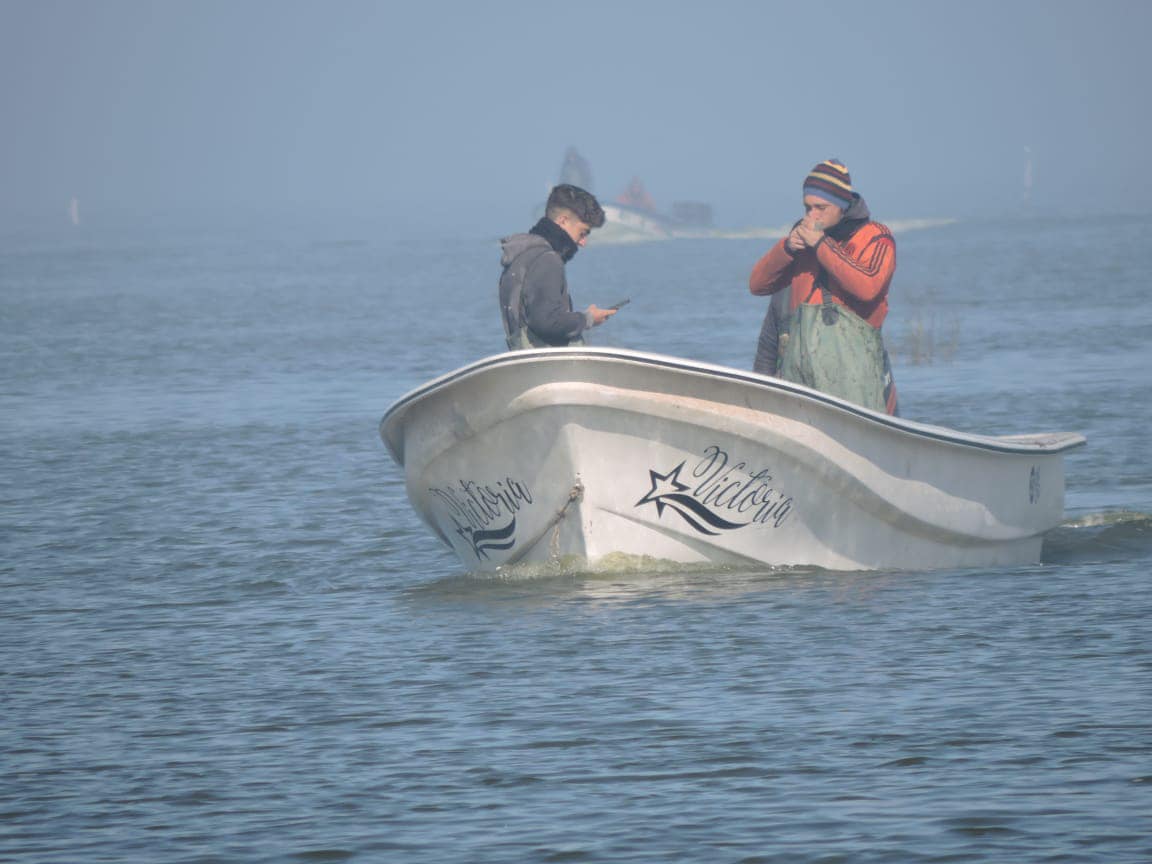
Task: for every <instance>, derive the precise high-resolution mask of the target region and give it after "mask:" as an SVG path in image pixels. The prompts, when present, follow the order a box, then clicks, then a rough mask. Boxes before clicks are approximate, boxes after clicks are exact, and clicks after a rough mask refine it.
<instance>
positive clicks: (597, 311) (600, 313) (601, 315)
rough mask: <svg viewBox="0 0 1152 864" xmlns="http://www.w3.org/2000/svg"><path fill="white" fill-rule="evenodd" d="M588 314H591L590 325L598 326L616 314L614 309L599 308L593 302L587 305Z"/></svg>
mask: <svg viewBox="0 0 1152 864" xmlns="http://www.w3.org/2000/svg"><path fill="white" fill-rule="evenodd" d="M588 314H589V315H591V316H592V326H593V327H599V326H600V325H601V324H603V323H604V322H605V321H607V320H608V319H609V318H611V317H612V316H613V315H615V314H616V310H615V309H601V308H600V307H599V306H597V305H596V304H595V303H593V304H592V305H591V306H589V307H588Z"/></svg>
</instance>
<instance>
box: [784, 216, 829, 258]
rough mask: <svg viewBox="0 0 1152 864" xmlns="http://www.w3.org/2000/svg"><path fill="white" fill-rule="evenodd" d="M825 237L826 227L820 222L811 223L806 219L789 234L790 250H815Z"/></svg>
mask: <svg viewBox="0 0 1152 864" xmlns="http://www.w3.org/2000/svg"><path fill="white" fill-rule="evenodd" d="M823 236H824V226H823V225H822V224H821V223H820V222H809V221H808V220H807V219H805V220H804V221H802V222H801V223H800V224H799V225H797V226H796V227H795V228H793V229H792V231H791V233H789V235H788V248H789V249H790V250H792V251H793V252H799V251H800V250H801V249H815V248H816V244H817V243H819V242H820V240H821V238H823Z"/></svg>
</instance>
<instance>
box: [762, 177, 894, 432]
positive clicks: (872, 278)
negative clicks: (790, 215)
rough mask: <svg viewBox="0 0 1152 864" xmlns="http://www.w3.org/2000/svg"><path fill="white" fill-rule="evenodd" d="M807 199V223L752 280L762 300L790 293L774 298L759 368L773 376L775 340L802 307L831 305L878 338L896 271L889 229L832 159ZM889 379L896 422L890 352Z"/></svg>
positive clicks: (772, 252) (809, 186)
mask: <svg viewBox="0 0 1152 864" xmlns="http://www.w3.org/2000/svg"><path fill="white" fill-rule="evenodd" d="M803 194H804V198H803V201H804V218H803V219H801V220H800V221H799V222H797V223H796V224H795V226H793V228H792V230H791V232H789V234H788V236H787V237H784V238H783V239H781V240H780V241H779V242H778V243H776V245H774V246H773V247H772V248H771V249H769V250H768V253H767V254H766V255H764V257H762V258H761V259H760V260H759V261H757V262H756V265H755V266H754V267H753V268H752V275H751V277H750V278H749V280H748V287H749V289H750V290H751V292H752V293H753V294H756V295H766V294H777V293H778V292H780V291H781V290H782V289H785V288H789V287H790V288H791V291H790V292H788V293H790V296H789V297H787V299H786V300H785V298H783V297H781V298H779V299H777V298H773V301H774V302H773V303H772V305H771V306H770V308H769V311H768V314H767V316H766V318H765V322H764V329H763V331H762V332H761V338H760V345H759V347H758V350H757V357H756V364H755V367H754V368H755V369H756V371H758V372H765V373H767V374H770V375H775V374H776V369H777V351H778V346H777V332H778V328H779V325H780V323H781V322H782V321H783V320H784V318H785V316H787V315H788V314H789V313H791V312H794V311H795V310H796V309H797V308H798V307H799V306H800V305H801V304H805V303H807V304H813V305H816V306H819V305H821V304H823V303H824V302H825V300H826V299H828V300H830V301H831V302H833V303H836V304H839V305H841V306H844V307H847V308H848V309H849V310H851V311H852V312H854V313H855V314H856V315H858V316H859V317H860V318H862V319H863V320H864V321H866V322H867V323H868V324H870V325H871V326H872V327H874V328H875V329H876V330H879V329H880V326H881V325H882V324H883V323H884V318H885V317H886V316H887V314H888V287H889V285H890V284H891V282H892V275H893V273H895V271H896V241H895V240H894V239H893V237H892V233H891V232H890V231H889V230H888V229H887V228H886V227H885V226H884V225H881V224H880V223H879V222H873V221H872V219H871V214H870V213H869V210H868V205H867V204H866V203H865V202H864V199H863V198H861V197H860V195H859V193H857V192H855V191H853V189H852V178H851V176H850V175H849V173H848V169H847V168H846V167H845V166H844V164H843V163H842V162H840V161H839V160H836V159H829V160H827V161H824V162H821V163H820V164H819V165H817V166H815V167H814V168H813V169H812V170H811V171H810V172H809V173H808V176H807V177H806V178H804V186H803ZM826 294H827V298H826V296H825V295H826ZM782 301H783V302H782ZM781 307H784V308H781ZM884 378H885V380H884V399H885V403H886V405H885V408H886V410H887V411H888V413H889V414H895V413H896V388H895V386H894V385H893V384H892V376H891V368H890V364H889V363H888V356H887V352H885V353H884Z"/></svg>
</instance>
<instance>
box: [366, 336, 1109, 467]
mask: <svg viewBox="0 0 1152 864" xmlns="http://www.w3.org/2000/svg"><path fill="white" fill-rule="evenodd" d="M579 358H590V359H609V360H622V361H626V362H630V363H635V364H638V365H642V366H643V365H647V366H655V367H659V368H663V369H672V370H678V371H685V372H694V373H697V374H699V373H704V374H707V375H712V376H716V377H720V378H725V379H728V380H731V381H737V382H740V383H744V384H751V385H753V386H756V387H760V388H766V389H769V390H780V391H783V392H786V393H789V394H791V395H793V396H798V397H800V398H801V399H808V400H811V401H814V402H820V403H823V404H825V405H829V406H831V407H833V408H837V409H840V410H841V411H846V412H848V413H850V414H854V415H856V416H857V417H859V418H861V419H863V420H867V421H870V422H873V423H879V424H881V425H883V426H888V427H890V428H892V429H895V430H898V431H900V432H905V433H907V434H911V435H915V436H917V437H921V438H928V439H932V440H936V441H941V442H944V443H948V444H957V445H962V446H966V447H972V448H975V449H980V450H988V451H992V452H999V453H1010V454H1034V455H1043V454H1056V453H1065V452H1067V451H1069V450H1074V449H1076V448H1077V447H1082V446H1084V445H1085V444H1086V443H1087V440H1086V439H1085V438H1084V436H1083V435H1081V434H1079V433H1075V432H1047V433H1044V432H1042V433H1034V434H1024V435H1018V434H1016V435H1005V436H989V435H978V434H974V433H968V432H960V431H958V430H955V429H948V428H946V427H944V426H934V425H931V424H927V423H919V422H917V421H914V420H906V419H904V418H902V417H893V416H891V415H889V414H883V413H880V412H878V411H872V410H870V409H868V408H864V407H862V406H860V405H856V404H853V403H852V402H849V401H847V400H844V399H840V398H838V397H836V396H831V395H829V394H827V393H821V392H820V391H818V390H813V389H811V388H809V387H805V386H804V385H802V384H796V383H794V382H791V381H785V380H783V379H781V378H775V377H772V376H770V375H762V374H760V373H758V372H748V371H745V370H742V369H735V368H733V367H730V366H720V365H717V364H713V363H705V362H702V361H696V360H687V359H684V358H678V357H672V356H669V355H664V354H653V353H649V352H644V351H634V350H631V349H626V348H602V347H591V346H584V347H578V348H571V347H568V348H536V349H531V350H526V351H510V352H505V353H502V354H493V355H491V356H488V357H484V358H481V359H479V360H475V361H473V362H472V363H469V364H467V365H465V366H461V367H459V368H457V369H455V370H453V371H451V372H447V373H445V374H444V375H441V376H439V377H437V378H434V379H432V380H431V381H428V382H427V383H425V384H421V385H420V386H418V387H416V388H414V389H412V390H410V391H408V392H407V393H405V394H404V395H402V396H400V397H399V398H398V399H397V400H396V401H395V402H393V403H392V405H391V406H389V408H388V410H387V411H385V412H384V416H383V417H382V418H381V420H380V434H381V437H382V438H383V439H384V443H385V444H386V445H387V446H388V450H389V451H390V452H391V454H392V456H393V458H394V459H395V460H396V461H397V462H398V463H400V464H403V460H402V459H399V458H397V456H396V452H395V451H394V450H393V446H392V444H391V442H389V441H388V436H387V435H386V434H385V427H386V426H387V425H388V423H389V421H390V419H391V418H393V417H394V416H396V415H399V414H401V413H403V411H404V410H405V409H406V408H407V407H408V406H409V405H411V404H412V403H415V402H417V401H419V400H420V399H422V398H424V397H426V396H428V395H429V394H431V393H432V392H434V391H437V390H441V389H444V388H445V387H447V386H448V385H450V384H452V383H454V382H456V381H457V380H459V379H461V378H466V377H468V376H470V375H473V374H475V373H477V372H481V371H484V370H487V369H490V368H492V367H496V366H504V365H516V364H520V363H524V362H527V361H536V360H561V359H579ZM1044 436H1051V437H1052V438H1054V439H1056V438H1063V439H1064V440H1063V441H1060V442H1059V443H1055V442H1054V443H1052V444H1045V443H1042V442H1040V441H1039V440H1037V439H1040V438H1043V437H1044ZM1029 439H1031V440H1029Z"/></svg>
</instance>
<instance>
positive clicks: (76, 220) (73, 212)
mask: <svg viewBox="0 0 1152 864" xmlns="http://www.w3.org/2000/svg"><path fill="white" fill-rule="evenodd" d="M68 218H69V219H70V220H72V224H73V225H79V224H80V199H79V198H76V197H73V198H72V200H71V201H69V202H68Z"/></svg>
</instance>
